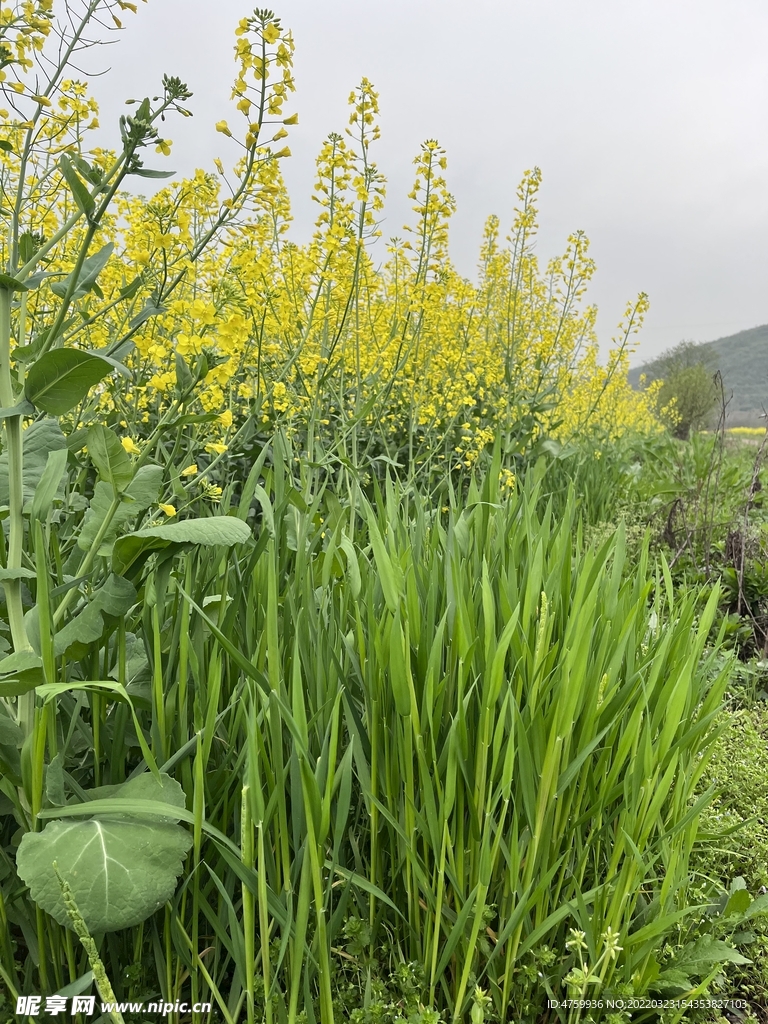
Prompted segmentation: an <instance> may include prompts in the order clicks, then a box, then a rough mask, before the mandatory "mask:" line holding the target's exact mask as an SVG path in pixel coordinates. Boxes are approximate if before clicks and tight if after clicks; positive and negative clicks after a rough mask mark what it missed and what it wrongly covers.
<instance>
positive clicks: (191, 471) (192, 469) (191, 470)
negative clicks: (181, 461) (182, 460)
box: [180, 462, 197, 476]
mask: <svg viewBox="0 0 768 1024" xmlns="http://www.w3.org/2000/svg"><path fill="white" fill-rule="evenodd" d="M196 473H197V465H196V463H194V462H193V463H192V465H191V466H187V468H186V469H182V471H181V474H180V475H181V476H194V475H195V474H196Z"/></svg>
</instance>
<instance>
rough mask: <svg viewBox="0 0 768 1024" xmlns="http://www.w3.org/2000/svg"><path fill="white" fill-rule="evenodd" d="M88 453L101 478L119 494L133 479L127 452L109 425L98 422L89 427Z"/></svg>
mask: <svg viewBox="0 0 768 1024" xmlns="http://www.w3.org/2000/svg"><path fill="white" fill-rule="evenodd" d="M86 443H87V445H88V454H89V455H90V457H91V459H92V460H93V463H94V465H95V466H96V468H97V469H98V471H99V476H100V477H101V479H102V480H103V481H104V482H105V483H108V484H111V485H112V488H113V489H114V492H115V494H120V493H121V492H122V491H124V490H125V488H126V487H127V486H128V484H129V483H130V482H131V480H132V479H133V466H132V465H131V460H130V457H129V455H128V452H127V451H126V450H125V448H123V446H122V444H121V443H120V442H119V441H118V439H117V436H116V434H115V433H114V432H113V431H112V430H110V429H109V427H105V426H102V425H101V424H98V425H97V426H94V427H91V428H90V430H89V431H88V438H87V442H86Z"/></svg>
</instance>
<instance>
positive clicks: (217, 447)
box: [205, 441, 229, 455]
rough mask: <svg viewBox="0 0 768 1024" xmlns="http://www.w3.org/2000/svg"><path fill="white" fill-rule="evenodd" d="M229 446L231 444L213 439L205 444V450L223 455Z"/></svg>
mask: <svg viewBox="0 0 768 1024" xmlns="http://www.w3.org/2000/svg"><path fill="white" fill-rule="evenodd" d="M228 447H229V446H228V445H226V444H219V443H218V442H217V441H211V442H210V443H209V444H207V445H206V446H205V450H206V451H207V452H211V453H213V454H216V455H223V454H224V452H225V451H226V450H227V448H228Z"/></svg>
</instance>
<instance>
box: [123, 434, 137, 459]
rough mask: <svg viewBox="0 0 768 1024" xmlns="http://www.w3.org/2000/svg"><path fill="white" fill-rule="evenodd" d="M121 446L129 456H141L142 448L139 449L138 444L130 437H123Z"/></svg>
mask: <svg viewBox="0 0 768 1024" xmlns="http://www.w3.org/2000/svg"><path fill="white" fill-rule="evenodd" d="M120 444H121V445H122V446H123V448H125V450H126V451H127V452H128V454H129V455H140V454H141V448H139V446H138V445H137V444H136V442H135V441H134V440H133V439H132V438H130V437H121V438H120Z"/></svg>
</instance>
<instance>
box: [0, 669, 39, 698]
mask: <svg viewBox="0 0 768 1024" xmlns="http://www.w3.org/2000/svg"><path fill="white" fill-rule="evenodd" d="M43 678H44V677H43V670H42V668H32V669H29V671H28V672H19V673H18V675H15V676H4V677H3V678H2V679H0V697H21V696H22V695H23V694H25V693H29V691H30V690H34V689H35V687H37V686H40V684H41V683H42V682H43Z"/></svg>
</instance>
